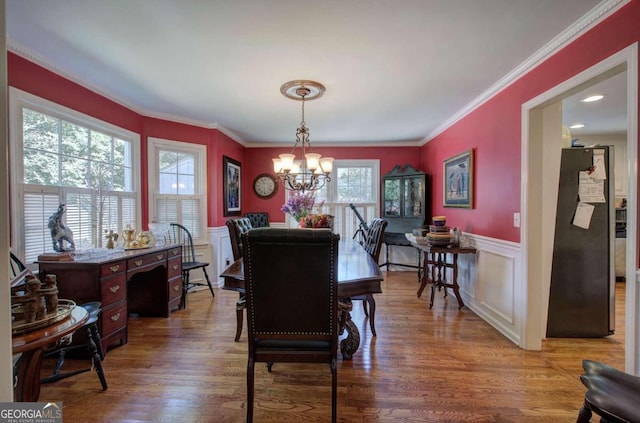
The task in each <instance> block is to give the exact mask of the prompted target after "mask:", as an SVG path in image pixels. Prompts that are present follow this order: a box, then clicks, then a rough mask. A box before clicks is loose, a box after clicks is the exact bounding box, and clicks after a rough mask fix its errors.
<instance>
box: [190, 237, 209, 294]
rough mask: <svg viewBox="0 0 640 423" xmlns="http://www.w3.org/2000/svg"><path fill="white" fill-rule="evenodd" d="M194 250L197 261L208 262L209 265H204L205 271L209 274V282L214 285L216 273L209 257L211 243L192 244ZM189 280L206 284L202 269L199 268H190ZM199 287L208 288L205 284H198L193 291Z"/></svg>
mask: <svg viewBox="0 0 640 423" xmlns="http://www.w3.org/2000/svg"><path fill="white" fill-rule="evenodd" d="M194 250H195V253H196V260H197V261H203V262H208V263H209V266H207V267H206V271H207V275H209V280H210V281H211V283H212V284H213V286H214V287H215V286H216V285H215V280H216V275H215V273H214V269H215V267H214V263H213V261H212V259H211V243H207V244H194ZM189 281H190V282H197V283H204V284H206V283H207V281H206V280H205V278H204V273H202V271H201V270H200V269H197V270H192V271H191V274H190V275H189ZM199 289H209V288H207V287H206V286H198V287H195V288H194V291H197V290H199Z"/></svg>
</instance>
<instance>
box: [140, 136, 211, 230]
mask: <svg viewBox="0 0 640 423" xmlns="http://www.w3.org/2000/svg"><path fill="white" fill-rule="evenodd" d="M206 157H207V149H206V147H205V146H203V145H199V144H190V143H184V142H179V141H170V140H163V139H159V138H149V139H148V163H149V175H153V177H150V178H149V216H150V219H149V220H150V221H151V222H158V223H180V224H181V225H183V226H184V227H186V228H187V230H188V231H189V232H190V233H191V236H192V237H193V239H194V241H195V242H206V240H205V238H206V216H207V201H206V192H207V171H206V169H207V167H206Z"/></svg>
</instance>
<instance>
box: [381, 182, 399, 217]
mask: <svg viewBox="0 0 640 423" xmlns="http://www.w3.org/2000/svg"><path fill="white" fill-rule="evenodd" d="M383 190H384V191H383V198H384V204H383V207H384V216H385V217H399V216H400V210H401V206H402V205H401V204H400V200H401V197H400V178H385V179H384V186H383Z"/></svg>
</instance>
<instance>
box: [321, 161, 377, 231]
mask: <svg viewBox="0 0 640 423" xmlns="http://www.w3.org/2000/svg"><path fill="white" fill-rule="evenodd" d="M379 175H380V162H379V160H335V161H334V162H333V171H332V172H331V182H329V183H328V184H326V185H325V186H324V187H323V188H322V189H320V190H319V191H318V192H317V193H316V204H318V203H320V202H322V201H324V205H323V207H322V211H323V212H324V213H328V214H331V215H333V216H334V223H333V225H334V231H335V232H337V233H339V234H340V235H341V236H342V237H343V238H347V237H348V238H351V237H353V235H354V234H355V233H356V231H357V230H358V228H359V226H360V221H359V219H358V218H357V216H356V215H355V213H354V212H353V210H352V209H351V207H350V204H353V205H354V206H355V208H356V209H357V210H358V212H359V213H360V215H361V216H362V218H363V220H365V221H366V222H367V223H369V222H370V221H371V220H372V219H373V218H375V217H378V216H379V210H380V194H379V192H380V176H379Z"/></svg>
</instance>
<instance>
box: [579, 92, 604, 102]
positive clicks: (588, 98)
mask: <svg viewBox="0 0 640 423" xmlns="http://www.w3.org/2000/svg"><path fill="white" fill-rule="evenodd" d="M603 98H604V96H603V95H599V94H598V95H591V96H589V97H587V98H583V99H582V100H581V101H582V102H583V103H591V102H594V101H598V100H602V99H603Z"/></svg>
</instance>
